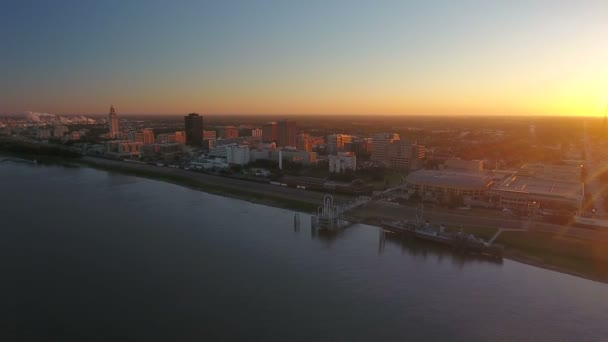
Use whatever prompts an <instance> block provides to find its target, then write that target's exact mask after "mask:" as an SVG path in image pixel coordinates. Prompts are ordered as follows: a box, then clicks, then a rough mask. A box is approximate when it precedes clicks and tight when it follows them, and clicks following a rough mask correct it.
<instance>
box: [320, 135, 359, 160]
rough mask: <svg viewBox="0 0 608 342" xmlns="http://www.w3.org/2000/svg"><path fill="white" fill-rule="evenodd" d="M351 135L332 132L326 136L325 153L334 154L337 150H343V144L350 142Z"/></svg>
mask: <svg viewBox="0 0 608 342" xmlns="http://www.w3.org/2000/svg"><path fill="white" fill-rule="evenodd" d="M352 140H353V137H352V136H350V135H348V134H332V135H328V136H327V142H326V144H327V154H333V155H336V154H337V153H338V152H344V151H345V149H344V146H345V145H346V144H350V143H351V142H352Z"/></svg>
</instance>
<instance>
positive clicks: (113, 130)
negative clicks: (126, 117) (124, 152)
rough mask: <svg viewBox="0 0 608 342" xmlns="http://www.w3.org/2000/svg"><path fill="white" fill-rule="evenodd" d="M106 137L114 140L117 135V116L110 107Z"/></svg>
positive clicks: (112, 107)
mask: <svg viewBox="0 0 608 342" xmlns="http://www.w3.org/2000/svg"><path fill="white" fill-rule="evenodd" d="M108 135H109V136H110V137H111V138H116V136H117V135H118V115H117V114H116V110H114V106H113V105H112V106H110V113H109V114H108Z"/></svg>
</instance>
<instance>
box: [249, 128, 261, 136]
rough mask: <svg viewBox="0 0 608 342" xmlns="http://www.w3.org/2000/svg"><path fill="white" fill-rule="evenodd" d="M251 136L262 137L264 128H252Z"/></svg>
mask: <svg viewBox="0 0 608 342" xmlns="http://www.w3.org/2000/svg"><path fill="white" fill-rule="evenodd" d="M251 136H252V137H254V138H261V137H262V129H261V128H254V129H252V130H251Z"/></svg>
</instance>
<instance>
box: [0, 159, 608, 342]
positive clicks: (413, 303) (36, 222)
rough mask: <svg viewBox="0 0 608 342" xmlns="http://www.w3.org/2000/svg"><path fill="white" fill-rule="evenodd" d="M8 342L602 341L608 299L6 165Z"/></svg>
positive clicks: (227, 203)
mask: <svg viewBox="0 0 608 342" xmlns="http://www.w3.org/2000/svg"><path fill="white" fill-rule="evenodd" d="M0 214H1V217H0V220H1V221H0V222H1V232H2V235H1V238H0V260H1V261H0V265H2V275H3V277H2V285H0V286H1V287H2V294H3V297H4V298H3V299H2V306H3V309H4V310H2V311H5V312H6V313H7V315H6V318H4V319H2V321H3V323H2V326H0V340H2V341H13V340H15V341H43V340H44V341H46V340H48V341H67V340H75V341H112V340H132V341H202V340H207V341H219V340H241V341H243V340H248V341H250V340H259V341H372V340H373V341H397V340H425V341H435V340H450V341H490V340H492V341H574V340H578V341H602V340H603V341H605V340H607V339H608V324H606V323H607V322H608V285H606V284H602V283H598V282H593V281H590V280H585V279H580V278H577V277H574V276H570V275H566V274H561V273H557V272H553V271H548V270H544V269H540V268H536V267H532V266H528V265H524V264H520V263H517V262H513V261H509V260H505V261H504V262H502V263H495V262H490V261H487V260H483V259H472V258H462V257H460V256H455V255H452V254H451V253H450V252H448V251H444V250H441V249H436V248H434V246H427V245H421V244H419V243H412V242H401V241H395V240H391V239H387V240H385V242H384V243H383V244H382V243H380V242H381V240H380V234H379V230H378V229H377V228H374V227H370V226H364V225H356V226H353V227H351V228H348V229H347V230H346V231H344V232H343V233H342V234H339V235H337V236H334V237H324V236H313V235H312V234H311V232H310V229H309V218H308V216H307V215H302V224H301V228H300V229H299V231H295V230H294V227H293V215H294V213H293V212H291V211H289V210H282V209H275V208H271V207H266V206H261V205H256V204H252V203H248V202H244V201H239V200H234V199H229V198H222V197H218V196H214V195H210V194H206V193H202V192H198V191H194V190H190V189H187V188H183V187H180V186H176V185H172V184H167V183H163V182H158V181H153V180H147V179H140V178H136V177H130V176H124V175H117V174H111V173H107V172H103V171H98V170H93V169H87V168H64V167H51V166H35V165H27V164H16V163H12V162H5V163H0Z"/></svg>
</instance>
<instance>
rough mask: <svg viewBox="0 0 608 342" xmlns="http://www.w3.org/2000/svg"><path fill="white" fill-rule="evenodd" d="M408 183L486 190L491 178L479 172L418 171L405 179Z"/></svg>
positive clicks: (490, 183)
mask: <svg viewBox="0 0 608 342" xmlns="http://www.w3.org/2000/svg"><path fill="white" fill-rule="evenodd" d="M406 181H407V182H408V183H413V184H417V185H428V186H439V187H450V188H460V189H467V190H486V189H487V188H488V187H490V186H491V185H492V182H493V181H492V177H491V176H489V175H488V174H486V173H481V172H457V171H447V170H418V171H415V172H412V173H410V174H409V175H408V176H407V177H406Z"/></svg>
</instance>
